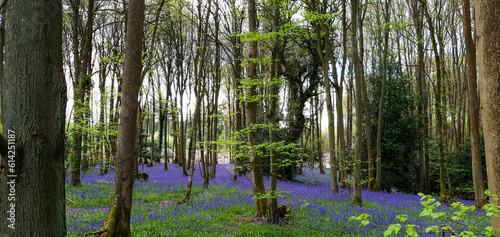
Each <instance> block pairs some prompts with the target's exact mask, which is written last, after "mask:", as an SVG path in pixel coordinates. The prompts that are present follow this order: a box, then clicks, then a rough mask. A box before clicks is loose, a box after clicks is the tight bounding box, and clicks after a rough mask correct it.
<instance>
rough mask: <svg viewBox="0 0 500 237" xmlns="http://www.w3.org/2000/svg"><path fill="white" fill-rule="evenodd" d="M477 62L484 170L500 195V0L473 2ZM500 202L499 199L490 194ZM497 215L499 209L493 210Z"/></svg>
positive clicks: (499, 221) (498, 224) (499, 225)
mask: <svg viewBox="0 0 500 237" xmlns="http://www.w3.org/2000/svg"><path fill="white" fill-rule="evenodd" d="M475 6H476V24H477V37H478V41H477V52H478V54H477V62H478V69H479V70H478V72H479V74H478V78H479V89H480V91H481V109H482V113H481V116H482V119H483V131H484V142H485V149H486V170H487V173H488V188H489V190H490V191H491V192H492V193H493V194H494V195H500V176H499V175H498V174H500V165H499V164H500V139H499V138H500V116H499V112H500V110H499V105H500V81H499V80H500V70H499V68H500V58H499V55H500V47H499V44H498V39H499V37H500V28H499V27H498V26H499V25H500V14H499V12H500V2H499V1H495V0H478V1H477V2H476V5H475ZM490 202H491V203H493V204H496V205H500V200H499V199H498V198H497V199H495V198H490ZM496 214H497V215H498V214H499V213H496ZM491 225H492V227H493V228H495V229H500V218H499V217H498V216H493V217H492V218H491Z"/></svg>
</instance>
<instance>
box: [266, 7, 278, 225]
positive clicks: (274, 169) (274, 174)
mask: <svg viewBox="0 0 500 237" xmlns="http://www.w3.org/2000/svg"><path fill="white" fill-rule="evenodd" d="M271 2H272V3H273V23H272V32H273V33H275V32H278V24H279V14H280V9H279V3H276V2H273V1H271ZM277 55H278V37H277V36H276V35H274V36H273V38H272V51H271V62H272V64H271V68H270V72H269V82H270V85H271V89H270V92H269V93H270V95H271V101H270V104H269V112H268V113H267V120H268V123H269V144H270V145H271V149H270V158H269V159H270V166H271V178H270V180H269V187H270V189H269V192H270V195H271V198H270V199H269V216H270V217H271V221H272V222H273V223H277V222H278V217H279V216H278V198H277V194H276V190H277V181H278V157H277V154H276V150H275V149H274V148H275V146H276V144H275V143H276V142H277V139H276V131H275V130H276V129H278V128H279V124H278V123H277V121H276V113H277V110H278V98H277V97H276V96H278V94H279V86H278V84H277V83H276V82H275V81H274V80H277V72H276V71H277V67H278V66H277V64H278V62H277V60H276V58H277Z"/></svg>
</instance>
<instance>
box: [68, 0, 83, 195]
mask: <svg viewBox="0 0 500 237" xmlns="http://www.w3.org/2000/svg"><path fill="white" fill-rule="evenodd" d="M71 8H72V13H73V25H72V30H73V35H72V38H73V39H72V40H73V60H74V64H75V74H74V75H75V78H74V81H73V99H74V114H75V116H74V117H75V132H74V135H73V140H74V146H73V158H72V160H71V185H72V186H80V185H81V180H80V166H81V159H82V133H81V131H80V129H79V128H78V127H79V126H81V125H80V124H81V116H80V115H79V113H81V109H80V108H81V103H83V98H81V96H83V95H84V94H83V93H80V70H81V68H80V64H81V61H80V50H79V49H80V38H79V25H80V1H78V0H74V1H72V2H71Z"/></svg>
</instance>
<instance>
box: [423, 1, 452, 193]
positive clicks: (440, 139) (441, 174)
mask: <svg viewBox="0 0 500 237" xmlns="http://www.w3.org/2000/svg"><path fill="white" fill-rule="evenodd" d="M424 8H425V16H426V17H427V22H428V23H429V31H430V33H431V41H432V46H433V47H432V48H433V51H434V56H435V60H436V86H435V88H434V94H435V96H436V99H435V101H434V107H435V108H436V124H437V128H436V129H437V131H436V132H437V139H438V150H439V189H440V195H441V196H444V195H446V194H447V192H446V183H445V168H444V165H445V164H444V159H445V158H444V144H443V111H442V110H443V108H442V103H441V102H442V95H441V93H442V91H441V90H442V88H441V87H442V86H441V82H442V78H441V77H442V68H441V67H442V65H441V55H440V54H439V52H438V47H439V46H438V44H437V43H436V39H435V28H434V23H433V22H432V18H431V16H430V14H429V9H428V7H427V5H426V4H424Z"/></svg>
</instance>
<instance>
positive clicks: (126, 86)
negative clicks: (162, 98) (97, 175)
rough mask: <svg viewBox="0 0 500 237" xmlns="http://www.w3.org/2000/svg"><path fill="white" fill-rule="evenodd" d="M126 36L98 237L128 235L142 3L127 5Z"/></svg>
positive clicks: (136, 0) (135, 2)
mask: <svg viewBox="0 0 500 237" xmlns="http://www.w3.org/2000/svg"><path fill="white" fill-rule="evenodd" d="M128 7H129V12H128V14H129V15H128V22H127V28H128V29H127V34H126V36H125V45H126V50H125V65H124V74H123V94H122V100H123V106H122V108H121V110H122V111H121V113H120V125H119V129H118V133H119V136H118V154H117V162H116V164H115V165H116V173H115V186H114V189H113V195H112V198H111V203H110V205H109V212H108V218H107V220H106V223H104V225H103V227H102V230H104V231H105V232H104V233H103V234H102V235H101V236H106V237H107V236H131V234H130V214H131V211H132V192H133V188H134V175H133V174H134V170H133V169H134V164H135V163H136V160H137V157H136V154H135V140H136V136H137V131H136V129H137V108H138V106H139V102H138V98H137V97H138V94H139V88H140V86H141V84H142V81H141V67H142V66H141V52H142V47H141V46H142V36H143V21H144V0H130V1H129V3H128Z"/></svg>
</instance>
